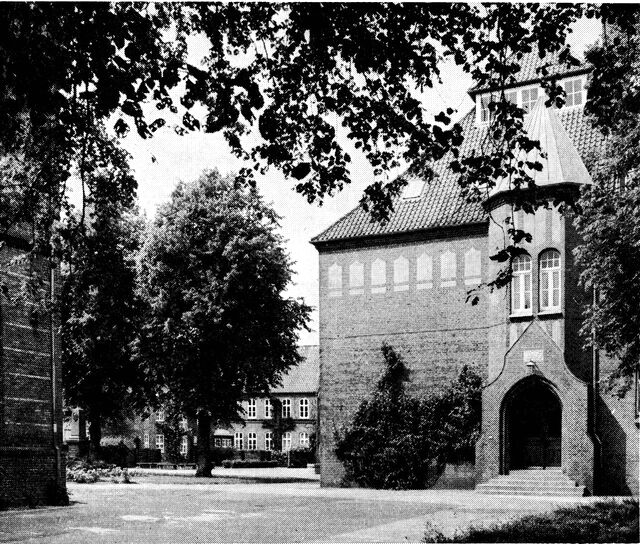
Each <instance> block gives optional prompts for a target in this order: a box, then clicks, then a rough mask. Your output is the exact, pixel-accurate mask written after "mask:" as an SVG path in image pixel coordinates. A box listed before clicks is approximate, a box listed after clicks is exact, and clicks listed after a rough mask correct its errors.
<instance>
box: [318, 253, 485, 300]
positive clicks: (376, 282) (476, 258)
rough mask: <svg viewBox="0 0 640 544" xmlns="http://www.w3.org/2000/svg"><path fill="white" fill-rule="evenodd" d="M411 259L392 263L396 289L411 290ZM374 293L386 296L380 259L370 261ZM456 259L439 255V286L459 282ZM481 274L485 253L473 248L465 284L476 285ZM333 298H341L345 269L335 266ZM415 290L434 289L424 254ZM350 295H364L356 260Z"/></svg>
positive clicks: (330, 275) (331, 284)
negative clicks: (483, 254)
mask: <svg viewBox="0 0 640 544" xmlns="http://www.w3.org/2000/svg"><path fill="white" fill-rule="evenodd" d="M409 266H410V263H409V259H407V258H406V257H403V256H400V257H398V258H397V259H395V260H394V261H393V290H394V291H408V290H409V277H410V269H409ZM370 267H371V293H372V294H376V293H386V291H387V285H386V284H387V263H386V261H384V260H382V259H380V258H377V259H375V260H374V261H372V262H371V265H370ZM456 275H457V256H456V254H455V253H454V252H453V251H445V252H444V253H441V254H440V287H454V286H455V285H456V283H457V281H456ZM481 275H482V252H481V251H480V250H479V249H475V248H471V249H469V250H468V251H467V252H466V253H465V254H464V276H465V284H466V285H477V284H479V283H480V282H481V281H482V280H481ZM327 278H328V279H327V281H328V287H329V296H330V297H339V296H342V266H341V265H339V264H338V263H333V264H332V265H331V266H330V267H329V270H328V276H327ZM415 281H416V289H431V288H432V287H433V257H432V256H431V255H428V254H426V253H423V254H422V255H420V256H419V257H418V258H417V259H416V268H415ZM349 294H350V295H362V294H364V264H363V263H361V262H360V261H354V262H352V263H351V264H350V265H349Z"/></svg>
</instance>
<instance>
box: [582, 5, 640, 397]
mask: <svg viewBox="0 0 640 544" xmlns="http://www.w3.org/2000/svg"><path fill="white" fill-rule="evenodd" d="M618 15H619V19H618V20H616V21H615V24H614V25H613V26H609V27H607V28H606V32H605V37H606V39H605V41H604V42H603V43H602V44H601V45H600V46H599V47H594V48H593V49H591V50H590V51H589V52H588V54H587V58H588V60H589V62H591V63H592V64H593V66H594V73H593V77H592V81H591V83H590V86H589V91H590V93H591V97H590V100H589V103H588V111H589V112H590V113H591V114H592V119H593V123H594V124H595V125H596V126H598V127H599V128H600V129H601V130H602V131H603V132H604V133H605V134H607V135H608V136H609V138H608V140H607V142H606V147H605V149H604V151H603V152H602V154H601V156H598V157H593V158H592V161H591V162H592V165H591V174H592V177H593V181H594V184H593V186H592V187H589V188H587V189H586V190H585V191H583V194H582V196H581V199H580V206H581V208H582V213H581V214H580V215H578V220H577V226H578V232H579V233H580V235H581V237H582V239H583V243H582V244H581V245H580V246H578V248H577V249H576V257H577V262H578V264H579V265H580V266H581V267H582V268H583V272H582V275H581V281H582V283H583V285H584V286H585V287H586V288H588V289H590V290H594V291H595V296H594V303H593V305H591V306H589V307H587V308H586V313H585V316H586V319H585V322H584V326H583V328H582V333H583V335H584V337H585V339H586V340H587V342H589V343H591V342H595V345H596V346H597V347H598V348H600V349H603V350H604V351H605V352H606V353H607V354H608V355H609V356H612V357H615V358H616V359H617V360H619V361H620V364H619V366H618V369H617V371H616V372H615V373H614V374H612V375H611V376H610V377H609V378H610V381H609V385H610V386H615V385H618V386H620V388H619V392H620V393H621V394H623V393H624V392H626V391H627V390H628V389H629V386H630V385H631V378H632V376H633V375H634V372H637V371H638V368H639V365H640V298H639V296H638V293H640V276H639V275H638V271H639V270H640V108H639V104H640V100H639V98H640V65H638V62H637V59H638V54H639V53H640V29H639V27H638V21H639V20H640V18H639V15H640V10H638V8H637V7H633V8H629V7H627V9H625V10H620V11H619V12H618ZM618 378H622V380H618Z"/></svg>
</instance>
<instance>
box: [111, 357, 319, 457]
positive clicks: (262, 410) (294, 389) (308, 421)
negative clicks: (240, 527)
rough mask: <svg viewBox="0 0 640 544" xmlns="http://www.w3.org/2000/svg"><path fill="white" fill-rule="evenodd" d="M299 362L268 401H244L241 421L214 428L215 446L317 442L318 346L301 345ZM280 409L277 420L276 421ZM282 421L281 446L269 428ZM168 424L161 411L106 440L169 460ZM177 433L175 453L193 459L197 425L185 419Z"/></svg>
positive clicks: (287, 446) (293, 445) (269, 447)
mask: <svg viewBox="0 0 640 544" xmlns="http://www.w3.org/2000/svg"><path fill="white" fill-rule="evenodd" d="M299 349H300V354H301V355H302V356H303V360H302V362H301V363H300V364H299V365H298V366H295V367H293V368H291V369H290V370H289V372H287V373H286V374H284V375H283V377H282V384H281V385H280V386H278V387H276V388H274V389H273V390H272V391H271V392H270V395H269V397H256V398H246V399H245V400H243V401H242V407H243V409H244V415H243V418H242V419H243V421H242V423H236V424H234V425H231V426H229V427H227V428H216V429H214V430H213V433H212V438H213V444H212V446H214V447H219V448H234V449H236V450H248V451H253V450H256V451H257V450H273V449H283V450H285V451H286V450H289V449H298V448H310V447H312V446H313V445H314V443H315V433H316V426H317V425H316V422H317V404H318V379H319V362H318V346H301V347H300V348H299ZM278 405H279V409H280V417H274V416H275V414H274V410H275V409H276V407H277V406H278ZM276 421H282V428H281V432H282V439H281V444H280V447H276V446H275V444H274V435H275V434H276V431H275V430H274V428H273V424H274V422H276ZM166 423H167V420H166V414H165V412H164V411H163V410H159V411H156V412H152V413H151V414H150V416H149V417H147V418H141V417H137V418H135V419H134V420H133V421H132V422H131V424H130V428H129V432H127V433H126V434H118V435H114V434H113V433H109V431H108V430H107V431H106V432H105V433H104V436H105V440H107V441H110V442H114V441H115V442H117V441H119V440H123V442H124V443H125V444H126V445H127V446H129V447H130V448H134V447H135V445H136V444H137V445H138V446H139V447H140V448H142V449H143V450H148V449H152V450H153V449H158V450H160V452H161V457H162V459H163V460H168V447H169V443H168V442H169V441H168V437H167V436H165V433H164V432H163V426H164V425H165V424H166ZM178 427H179V429H177V431H178V432H179V433H180V434H181V436H180V439H179V444H178V449H179V452H178V453H179V455H180V456H182V457H183V458H184V460H186V461H189V462H192V461H193V460H194V456H193V449H194V446H196V445H197V442H196V423H195V421H191V420H189V419H187V418H183V419H182V420H180V421H178Z"/></svg>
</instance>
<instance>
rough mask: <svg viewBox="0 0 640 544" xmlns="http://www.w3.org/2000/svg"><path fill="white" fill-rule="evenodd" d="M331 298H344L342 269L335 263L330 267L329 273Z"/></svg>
mask: <svg viewBox="0 0 640 544" xmlns="http://www.w3.org/2000/svg"><path fill="white" fill-rule="evenodd" d="M328 283H329V296H330V297H341V296H342V267H341V266H340V265H339V264H338V263H333V264H332V265H331V266H330V267H329V273H328Z"/></svg>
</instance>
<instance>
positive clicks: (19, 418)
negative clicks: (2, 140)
mask: <svg viewBox="0 0 640 544" xmlns="http://www.w3.org/2000/svg"><path fill="white" fill-rule="evenodd" d="M28 232H30V230H28V229H24V230H23V229H11V230H10V233H11V235H9V236H5V237H4V238H3V240H2V245H1V246H0V281H1V282H2V283H3V284H4V285H6V287H7V288H8V294H9V297H7V296H4V295H3V296H2V297H1V298H0V502H2V503H4V504H25V503H28V504H38V503H44V504H59V503H64V502H66V483H65V456H64V454H63V452H62V449H61V447H62V400H61V392H62V382H61V369H60V356H59V354H60V346H59V336H58V334H57V332H56V331H57V329H58V323H57V319H56V314H55V313H53V314H52V313H50V312H48V311H47V312H43V311H40V312H38V311H37V310H39V309H42V308H44V306H42V305H41V304H40V303H39V302H38V303H37V305H36V303H35V302H34V300H35V301H39V300H40V301H42V303H48V302H49V301H52V300H53V299H54V294H55V289H56V283H57V281H56V280H57V271H56V270H55V269H52V268H51V267H50V263H49V260H48V259H45V258H43V257H41V256H39V255H37V254H30V251H31V241H30V237H29V235H28V234H27V233H28ZM29 277H31V278H32V279H34V280H35V281H36V283H38V284H39V287H38V297H36V298H34V299H29V298H24V299H22V298H20V297H17V298H16V295H17V294H18V292H19V291H20V286H21V284H22V283H23V282H24V280H26V279H27V278H29Z"/></svg>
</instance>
